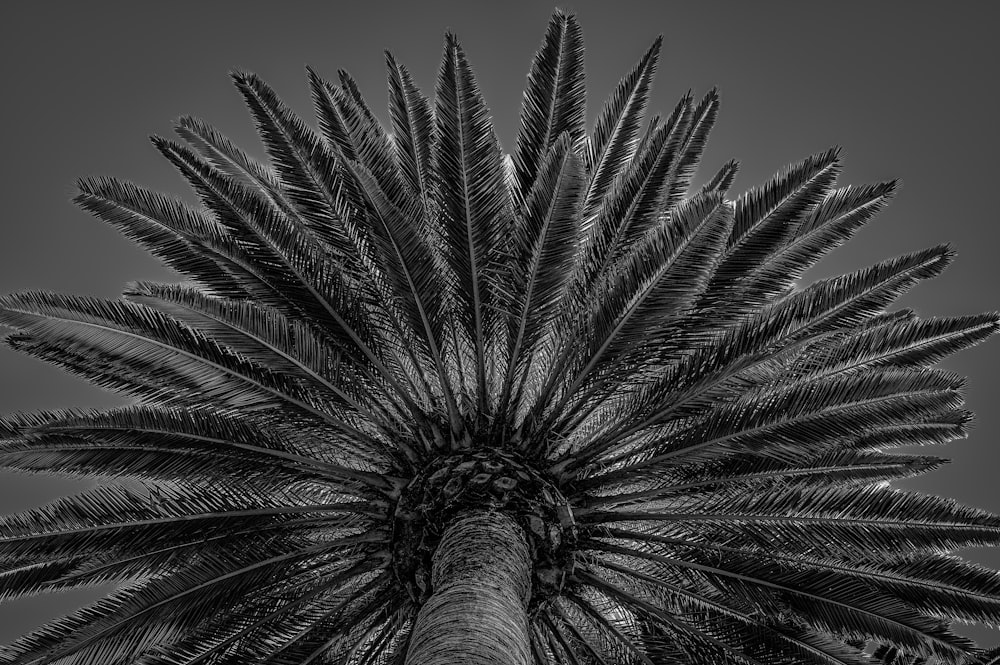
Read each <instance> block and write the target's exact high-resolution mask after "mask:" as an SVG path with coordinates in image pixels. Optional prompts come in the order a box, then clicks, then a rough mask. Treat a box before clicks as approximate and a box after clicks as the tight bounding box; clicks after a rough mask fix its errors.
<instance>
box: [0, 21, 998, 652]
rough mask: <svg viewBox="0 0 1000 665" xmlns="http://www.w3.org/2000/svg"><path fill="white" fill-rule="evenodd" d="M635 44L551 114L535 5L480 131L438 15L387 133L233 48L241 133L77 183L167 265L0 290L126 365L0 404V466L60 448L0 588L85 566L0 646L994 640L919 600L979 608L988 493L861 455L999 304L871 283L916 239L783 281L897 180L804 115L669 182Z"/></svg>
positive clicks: (933, 422)
mask: <svg viewBox="0 0 1000 665" xmlns="http://www.w3.org/2000/svg"><path fill="white" fill-rule="evenodd" d="M661 46H662V39H656V40H655V41H654V42H653V44H652V45H651V46H650V47H649V48H648V49H647V50H646V51H645V52H644V53H642V54H641V55H640V57H639V59H638V62H637V63H636V64H635V66H634V67H633V68H632V70H631V71H629V72H628V73H626V75H625V76H624V78H623V79H622V80H621V82H620V83H619V84H618V86H617V87H616V88H615V89H614V90H613V91H612V93H611V95H610V96H609V97H608V99H607V101H606V102H605V103H604V104H603V106H602V107H601V108H600V110H599V111H598V113H597V116H596V123H595V125H594V127H593V129H592V131H590V132H589V133H588V131H587V128H586V125H585V118H586V90H585V86H584V83H585V77H584V66H583V54H584V51H583V36H582V31H581V28H580V25H579V23H578V21H577V19H576V17H575V16H573V15H571V14H569V13H565V12H562V11H556V12H555V13H554V15H553V16H552V18H551V20H550V21H549V24H548V26H547V28H546V30H545V33H544V36H543V38H542V42H541V46H540V48H539V50H538V53H537V54H536V55H535V57H534V58H533V59H532V61H531V63H530V68H529V73H528V77H527V85H526V89H525V92H524V95H523V98H522V100H521V111H520V116H519V126H518V132H517V138H516V143H515V145H514V149H513V151H512V154H511V155H504V154H503V153H502V151H501V147H500V144H499V141H498V140H497V135H496V131H495V129H494V127H493V123H492V120H491V118H490V116H489V111H488V109H487V107H486V104H485V100H484V98H483V94H482V92H481V90H480V88H479V84H478V82H477V80H476V78H475V76H474V74H473V70H472V66H471V65H470V63H469V60H468V58H467V57H466V54H465V51H464V49H463V48H462V46H461V45H460V44H459V41H458V39H457V38H456V37H455V36H454V35H452V34H448V35H446V37H445V43H444V54H443V56H442V59H441V64H440V68H439V70H438V76H437V80H436V86H435V90H434V94H433V96H432V97H428V96H425V94H424V93H423V92H421V91H420V90H419V89H418V87H417V86H416V84H415V83H414V80H413V77H412V76H411V75H410V73H409V71H408V70H407V69H406V67H404V66H403V65H402V64H401V63H399V62H398V61H397V60H396V58H395V57H394V56H393V55H391V54H390V53H388V52H386V55H385V64H386V68H387V83H388V92H389V99H388V103H389V105H388V118H389V120H390V125H391V127H389V128H386V127H383V126H382V125H381V123H380V121H379V119H378V117H377V116H376V114H375V113H374V112H373V111H372V109H371V107H369V105H368V104H367V102H366V101H365V99H364V98H363V96H362V95H361V92H360V88H359V86H358V84H357V82H356V81H355V80H354V79H353V78H352V77H351V76H350V75H349V74H347V72H345V71H343V70H341V71H338V72H337V77H336V78H335V79H325V78H323V77H322V76H321V75H320V74H319V73H318V72H317V71H316V70H315V69H313V68H307V74H308V83H309V88H310V91H311V93H312V99H313V103H314V106H315V112H316V117H317V121H318V122H317V125H318V126H317V127H315V128H314V127H312V126H310V125H309V124H308V123H307V122H305V121H304V120H302V119H301V118H299V117H298V116H297V115H296V114H295V113H294V112H293V111H292V109H291V108H290V107H288V106H287V105H286V104H285V103H284V102H282V101H281V99H279V98H278V96H277V95H276V94H275V92H274V90H273V89H272V88H271V87H270V86H269V85H268V84H267V83H265V82H264V81H263V80H261V79H260V77H258V76H256V75H255V74H252V73H243V72H238V73H235V74H234V75H233V80H234V82H235V84H236V87H237V90H238V91H239V93H240V94H241V95H242V97H243V99H244V101H245V102H246V105H247V107H248V108H249V110H250V113H251V115H252V117H253V120H254V121H255V123H256V126H257V130H258V132H259V134H260V136H261V139H262V141H263V144H264V148H265V150H266V153H267V160H266V163H261V162H258V161H257V160H255V159H253V158H251V157H250V156H249V155H247V154H246V153H245V152H244V151H242V150H241V149H240V148H238V147H237V146H236V145H235V144H234V143H233V142H232V141H230V140H229V139H228V138H226V136H224V135H223V134H222V133H221V132H219V131H218V130H217V129H215V128H214V127H213V126H211V125H210V124H208V123H206V122H204V121H202V120H198V119H196V118H193V117H190V116H185V117H183V118H182V119H181V120H180V121H179V123H178V127H177V128H176V131H177V135H178V136H179V138H180V140H181V141H183V142H178V141H177V140H170V139H166V138H162V137H154V138H153V143H154V145H155V146H156V148H157V149H158V150H159V151H160V153H161V154H162V155H163V156H164V157H165V158H166V159H167V160H168V161H169V162H170V163H171V164H172V165H173V166H175V167H176V168H177V170H178V171H179V172H180V174H181V175H182V176H183V178H184V179H185V180H187V182H188V183H189V184H190V185H191V187H192V188H193V189H194V191H195V193H196V194H197V197H198V199H199V201H200V204H201V207H199V208H196V207H192V206H189V205H186V204H183V203H181V202H179V201H176V200H173V199H171V198H169V197H165V196H163V195H161V194H158V193H155V192H151V191H149V190H146V189H144V188H142V187H140V186H138V185H134V184H131V183H128V182H125V181H122V180H117V179H114V178H91V179H85V180H81V181H80V183H79V189H80V193H79V195H78V196H77V198H76V199H75V200H76V202H77V203H79V204H80V205H81V206H82V207H83V208H85V209H86V210H88V211H89V212H92V213H93V214H94V215H95V216H97V217H98V218H100V219H102V220H104V221H106V222H107V223H109V224H111V225H113V226H115V227H116V228H118V229H119V230H121V231H122V233H124V234H125V235H126V236H128V237H129V238H132V239H133V240H135V241H136V242H137V243H139V244H140V245H142V246H143V247H144V248H146V249H148V250H149V251H150V252H151V253H152V254H153V255H154V256H156V257H157V258H159V259H161V260H162V261H164V263H166V264H167V265H169V266H170V267H171V268H173V269H174V270H176V271H178V272H179V273H180V274H181V275H182V276H183V277H184V279H185V281H184V282H182V283H178V284H159V283H154V282H147V281H138V282H132V283H130V284H129V285H128V286H127V288H126V290H125V292H124V294H123V298H120V299H102V298H96V297H90V296H69V295H62V294H57V293H50V292H45V291H26V292H23V293H17V294H9V295H3V296H0V326H4V327H5V329H6V328H10V329H11V330H12V332H10V333H9V334H7V335H6V336H5V337H4V341H5V343H6V344H7V346H9V347H11V348H13V349H16V350H19V351H23V352H25V353H27V354H29V355H32V356H34V357H36V358H39V359H42V360H45V361H47V362H51V363H54V364H56V365H58V366H60V367H64V368H65V369H67V370H68V371H70V372H72V373H74V374H77V375H79V376H82V377H84V378H86V379H88V380H90V381H92V382H93V383H95V384H97V385H99V386H102V387H105V388H108V389H112V390H116V391H118V392H121V393H123V394H125V395H127V396H129V397H131V398H132V399H134V400H135V403H134V404H131V405H128V406H124V407H119V408H115V409H107V410H98V409H89V410H88V409H59V410H52V411H41V412H37V413H27V414H14V415H8V416H5V417H0V468H6V469H11V470H17V471H24V472H32V473H55V474H66V475H73V476H77V477H84V478H91V479H95V480H98V481H100V484H99V485H98V486H97V487H96V488H94V489H91V490H88V491H86V492H83V493H81V494H78V495H75V496H72V497H65V498H62V499H59V500H57V501H55V502H53V503H50V504H48V505H45V506H41V507H38V508H35V509H32V510H28V511H25V512H22V513H19V514H15V515H7V516H0V602H2V601H4V600H12V599H17V598H24V597H27V596H31V595H35V594H40V593H45V592H51V591H62V590H68V589H72V588H79V587H86V586H89V585H93V584H99V583H115V584H118V585H119V588H118V589H117V590H116V591H115V592H114V593H112V594H111V595H109V596H108V597H106V598H103V599H101V600H99V601H98V602H96V603H94V604H92V605H90V606H88V607H85V608H83V609H81V610H79V611H77V612H75V613H72V614H70V615H69V616H66V617H64V618H61V619H59V620H57V621H54V622H52V623H50V624H49V625H47V626H44V627H42V628H39V629H37V630H34V631H32V632H29V633H28V634H26V635H24V636H23V637H21V638H20V639H19V640H17V641H16V642H14V643H13V644H11V645H8V646H5V647H0V663H10V664H14V663H17V664H19V665H20V664H24V665H57V664H65V665H98V664H100V665H103V664H105V663H121V664H123V665H124V664H125V663H141V664H143V665H221V664H223V663H237V662H238V663H251V662H252V663H269V664H279V663H287V664H289V665H291V664H292V663H294V664H296V665H306V664H307V663H320V662H323V663H326V662H337V663H344V664H345V665H390V664H392V665H401V664H403V663H407V664H409V665H413V663H415V662H417V661H420V662H419V664H418V665H425V663H434V664H437V663H451V662H455V658H458V657H460V658H461V659H463V662H466V660H468V661H469V662H474V663H477V664H478V663H493V664H497V663H505V664H506V663H511V664H512V665H513V662H514V660H517V663H518V665H523V663H525V662H528V661H529V660H531V661H532V662H533V663H535V664H536V665H583V664H585V663H586V664H591V663H599V664H608V665H610V664H611V663H621V664H623V665H624V664H628V665H638V664H640V663H641V664H643V665H656V664H658V663H692V664H695V665H700V664H701V663H718V662H723V663H733V664H738V665H792V664H795V665H873V664H882V665H971V664H973V663H979V664H980V665H995V661H996V659H997V658H996V657H997V651H996V649H994V650H992V651H990V650H988V649H978V648H976V647H975V645H974V644H973V643H972V642H971V641H970V640H968V639H966V638H964V637H962V636H960V635H958V634H956V633H955V632H954V631H953V630H952V624H953V623H954V622H965V623H975V622H978V623H982V624H985V625H989V626H998V625H1000V572H998V571H995V570H991V569H988V568H986V567H984V566H979V565H976V564H972V563H969V562H966V561H963V560H962V559H961V558H960V557H958V556H955V555H953V554H951V553H950V552H952V551H953V550H955V549H958V548H963V547H971V546H995V545H1000V516H998V515H993V514H990V513H988V512H986V511H983V510H978V509H974V508H970V507H967V506H962V505H960V504H958V503H956V502H954V501H951V500H948V499H944V498H940V497H935V496H929V495H923V494H918V493H914V492H908V491H903V490H900V489H897V488H896V487H894V486H893V483H895V482H896V481H897V480H898V479H901V478H909V477H913V476H916V475H919V474H923V473H927V472H929V471H931V470H933V469H935V468H937V467H939V466H941V465H942V464H944V463H946V462H947V460H945V459H943V458H941V457H937V456H934V455H927V454H920V455H917V454H911V453H903V452H900V451H894V450H893V449H894V448H898V447H900V446H907V445H933V444H941V443H946V442H948V441H951V440H954V439H957V438H962V437H965V436H967V435H968V431H969V423H970V422H971V419H972V414H971V412H969V411H968V410H966V409H965V404H964V399H965V397H964V392H965V389H966V386H965V381H964V378H963V377H961V376H959V375H957V374H955V373H953V372H949V371H945V370H943V369H941V368H939V367H936V366H935V364H936V363H938V362H939V361H940V360H942V359H944V358H946V357H948V356H950V355H951V354H954V353H956V352H958V351H960V350H963V349H966V348H969V347H971V346H974V345H976V344H979V343H981V342H983V341H984V340H986V339H987V338H989V337H990V336H991V335H993V334H994V333H996V332H997V330H998V329H1000V314H998V313H996V312H987V313H983V314H970V315H964V316H953V317H943V318H922V317H918V316H917V315H916V313H915V312H913V311H912V310H909V309H899V310H892V309H891V308H892V306H893V303H894V302H895V301H896V300H897V299H898V298H899V297H900V296H902V295H903V294H904V293H906V292H907V291H908V290H909V289H911V288H914V287H915V286H917V285H918V284H919V283H920V282H921V281H923V280H926V279H931V278H933V277H935V276H937V275H938V274H940V273H941V271H943V270H944V269H945V268H946V266H947V265H948V264H949V263H950V262H951V260H952V259H953V258H954V252H953V250H952V249H951V248H950V247H949V246H948V245H940V246H937V247H931V248H928V249H925V250H921V251H916V252H911V253H908V254H904V255H900V256H897V257H895V258H890V259H887V260H884V261H880V262H878V263H875V264H874V265H871V266H869V267H866V268H863V269H860V270H856V271H853V272H850V273H848V274H845V275H839V276H836V277H831V278H827V279H821V280H818V281H816V282H814V283H812V284H805V285H802V286H799V284H798V282H799V280H801V278H802V276H803V275H804V274H805V273H806V272H807V271H808V270H809V269H810V268H811V267H813V266H814V265H816V263H817V262H818V261H820V260H821V259H823V258H824V257H825V256H826V255H827V254H828V253H830V252H831V251H832V250H834V249H836V248H837V247H839V246H840V245H842V244H844V243H846V242H847V241H849V240H850V239H851V238H852V236H853V235H854V234H855V233H856V232H857V231H859V230H860V229H861V228H862V227H863V226H864V225H865V224H867V223H868V222H869V221H871V220H872V219H873V218H874V217H875V215H876V214H877V213H878V212H879V211H880V210H882V209H883V208H884V207H885V206H886V205H887V204H888V203H889V202H890V200H891V199H892V197H893V196H894V195H895V192H896V183H895V181H889V182H883V183H877V184H873V185H849V186H838V185H837V182H836V181H837V177H838V175H839V174H840V171H841V156H840V151H839V149H838V148H831V149H829V150H825V151H822V152H819V153H817V154H814V155H812V156H810V157H808V158H806V159H805V160H803V161H801V162H799V163H797V164H794V165H792V166H790V167H788V168H787V169H785V170H783V171H782V172H781V173H779V174H777V175H776V176H774V177H773V178H772V179H771V180H769V181H768V182H766V183H765V184H763V185H762V186H760V187H757V188H754V189H752V190H750V191H749V192H747V193H745V194H743V195H741V196H736V197H735V198H732V197H729V195H728V190H729V189H730V187H731V186H732V184H733V180H734V178H735V175H736V171H737V164H736V162H735V161H730V162H727V163H725V164H722V165H721V166H720V165H715V167H714V174H712V175H710V177H708V179H707V180H705V181H704V184H703V185H702V186H701V187H699V188H692V186H691V185H692V182H693V181H694V177H695V173H696V170H697V169H698V167H699V165H700V163H701V161H702V158H703V156H704V154H705V153H704V150H705V146H706V142H707V140H708V136H709V134H710V132H711V129H712V127H713V126H714V125H715V122H716V120H717V118H718V110H719V94H718V92H717V91H716V90H714V89H713V90H711V91H709V92H708V93H707V94H704V95H703V96H702V97H701V98H700V99H699V98H697V97H696V96H695V95H693V94H692V93H690V92H689V93H688V94H686V95H684V96H683V97H682V98H681V100H680V101H679V102H678V103H677V104H676V106H675V107H674V109H673V110H672V112H671V113H670V114H668V115H665V116H654V117H652V118H650V119H648V120H647V119H646V117H645V116H646V107H647V105H648V102H649V98H650V91H651V86H652V81H653V75H654V73H655V71H656V68H657V65H658V59H659V52H660V48H661ZM637 55H639V54H637ZM690 190H693V191H690ZM459 569H460V570H461V574H459V573H458V572H456V571H458V570H459ZM490 608H492V609H490ZM497 608H500V609H499V610H497ZM491 612H492V614H491ZM484 617H490V618H489V620H487V619H484ZM473 638H474V639H473ZM456 644H460V645H462V649H465V650H466V651H463V652H462V655H461V656H456V652H454V651H453V650H450V648H451V645H456ZM434 645H438V646H434ZM440 645H444V646H443V647H442V646H440ZM413 654H417V655H416V656H414V655H413ZM466 655H469V658H472V657H473V656H482V658H480V659H479V660H469V659H468V658H466Z"/></svg>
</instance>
